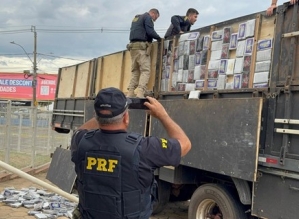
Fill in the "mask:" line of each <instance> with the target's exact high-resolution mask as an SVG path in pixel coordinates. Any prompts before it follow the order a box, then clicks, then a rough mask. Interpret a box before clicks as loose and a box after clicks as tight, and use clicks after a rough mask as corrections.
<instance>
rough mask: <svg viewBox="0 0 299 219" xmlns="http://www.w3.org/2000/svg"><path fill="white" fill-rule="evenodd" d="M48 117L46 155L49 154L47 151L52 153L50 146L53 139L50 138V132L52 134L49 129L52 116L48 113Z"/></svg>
mask: <svg viewBox="0 0 299 219" xmlns="http://www.w3.org/2000/svg"><path fill="white" fill-rule="evenodd" d="M47 115H48V124H47V125H48V141H47V154H49V150H50V149H51V153H52V152H53V151H52V146H51V140H52V139H53V138H52V136H51V132H52V127H51V121H52V118H51V117H52V116H51V114H50V113H47Z"/></svg>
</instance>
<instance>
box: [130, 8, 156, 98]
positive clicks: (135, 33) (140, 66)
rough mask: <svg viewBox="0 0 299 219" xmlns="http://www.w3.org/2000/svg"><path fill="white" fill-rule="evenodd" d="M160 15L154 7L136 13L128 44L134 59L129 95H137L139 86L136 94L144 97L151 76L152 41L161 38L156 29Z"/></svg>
mask: <svg viewBox="0 0 299 219" xmlns="http://www.w3.org/2000/svg"><path fill="white" fill-rule="evenodd" d="M159 16H160V14H159V11H158V10H157V9H155V8H154V9H151V10H150V11H149V12H146V13H144V14H141V15H136V16H135V17H134V19H133V21H132V25H131V31H130V44H128V45H127V48H128V50H130V54H131V60H132V66H131V72H132V76H131V80H130V83H129V86H128V94H127V96H128V97H135V93H134V90H135V89H136V88H137V90H136V96H137V97H139V98H144V93H145V92H146V90H147V84H148V81H149V78H150V67H151V57H150V53H151V46H152V44H151V43H152V41H153V39H156V40H160V39H161V38H160V36H159V35H158V34H157V33H156V31H155V30H154V22H155V21H156V20H157V19H158V17H159Z"/></svg>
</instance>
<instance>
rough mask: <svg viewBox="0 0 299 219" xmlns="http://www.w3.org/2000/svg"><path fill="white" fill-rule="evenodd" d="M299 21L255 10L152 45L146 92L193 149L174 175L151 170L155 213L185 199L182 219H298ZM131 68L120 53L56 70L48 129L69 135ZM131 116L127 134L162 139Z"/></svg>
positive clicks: (285, 9)
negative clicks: (155, 187) (154, 182)
mask: <svg viewBox="0 0 299 219" xmlns="http://www.w3.org/2000/svg"><path fill="white" fill-rule="evenodd" d="M298 15H299V12H298V4H295V5H289V3H285V4H283V5H281V6H279V7H278V8H277V10H276V14H275V15H273V16H270V17H268V16H266V15H265V12H259V13H255V14H250V15H246V16H243V17H238V18H235V19H231V20H227V21H224V22H220V23H217V24H213V25H209V26H206V27H202V28H199V29H195V30H192V31H191V32H190V33H186V34H182V35H177V36H174V37H172V38H171V39H167V40H162V41H161V42H159V43H157V42H155V43H153V49H152V53H151V57H152V59H151V61H152V64H151V77H150V81H149V83H148V90H149V91H151V95H152V96H153V97H155V98H156V99H158V100H159V101H160V102H161V103H162V105H163V106H164V107H165V108H166V110H167V112H168V113H169V115H170V116H171V117H172V118H173V119H174V121H176V122H177V123H178V124H179V125H180V126H181V127H182V129H183V130H184V131H185V133H186V134H187V135H188V137H189V138H190V140H191V143H192V149H191V151H190V152H189V153H188V154H187V155H186V156H184V157H182V159H181V163H180V165H179V166H178V167H172V166H165V167H162V168H160V169H158V170H157V171H156V172H155V175H156V176H155V177H156V179H157V181H158V184H159V189H158V193H159V201H158V203H156V204H155V208H154V213H158V212H160V211H162V210H163V208H164V206H165V204H167V203H168V202H169V201H183V200H190V203H189V208H188V218H189V219H195V218H196V219H202V218H210V216H209V215H216V214H217V213H218V214H219V215H221V218H223V219H243V218H269V219H281V218H284V219H287V218H289V219H291V218H292V219H293V218H298V213H299V210H298V206H299V205H298V203H299V136H298V134H299V62H297V61H296V60H297V59H298V53H299V49H298V35H299V26H298V20H299V17H298ZM130 68H131V59H130V54H129V51H126V50H124V51H120V52H117V53H113V54H109V55H104V56H101V57H98V58H94V59H92V60H89V61H87V62H83V63H80V64H77V65H73V66H67V67H63V68H60V69H59V74H58V85H57V90H56V97H55V103H54V110H53V119H52V126H53V129H55V130H56V131H57V132H60V133H69V132H70V131H73V130H76V129H77V128H78V127H79V126H81V125H82V124H83V123H84V122H86V121H87V120H89V119H90V118H92V117H93V115H94V110H93V100H94V98H95V96H96V94H97V92H98V91H99V90H100V89H102V88H105V87H117V88H119V89H121V90H122V91H123V92H124V93H126V92H127V90H126V88H127V85H128V83H129V79H130V75H131V69H130ZM194 93H195V98H194V97H193V98H190V97H191V94H194ZM192 96H193V95H192ZM129 113H130V126H129V131H131V132H138V133H142V134H143V135H144V136H150V135H153V136H161V137H167V133H166V131H165V130H164V128H163V127H162V125H161V123H159V121H158V120H157V119H155V118H152V117H151V116H149V115H148V114H147V112H146V111H145V110H137V109H132V110H130V112H129ZM62 153H65V152H62ZM54 155H55V153H54ZM54 157H55V156H54ZM54 157H53V160H52V163H51V166H53V165H56V166H57V162H58V161H57V160H55V159H54ZM67 157H68V159H69V155H68V156H67ZM68 159H64V160H63V162H66V163H67V162H70V160H68ZM54 162H56V163H54ZM63 166H65V168H66V167H67V168H70V169H71V168H72V165H71V164H70V165H63ZM50 169H51V167H50ZM56 171H58V170H57V169H56ZM69 171H74V170H69ZM64 173H65V171H64ZM54 175H55V174H53V176H52V177H49V178H51V179H52V181H53V182H54V183H55V182H57V181H55V178H57V176H58V175H57V174H56V175H55V176H54ZM62 177H66V176H62ZM69 179H71V180H70V181H71V183H69V184H68V186H66V188H67V189H66V190H69V192H70V191H71V190H70V188H72V187H73V183H74V179H75V175H74V174H73V175H72V177H70V178H69ZM56 184H58V185H59V184H63V183H62V182H61V178H60V182H59V183H56Z"/></svg>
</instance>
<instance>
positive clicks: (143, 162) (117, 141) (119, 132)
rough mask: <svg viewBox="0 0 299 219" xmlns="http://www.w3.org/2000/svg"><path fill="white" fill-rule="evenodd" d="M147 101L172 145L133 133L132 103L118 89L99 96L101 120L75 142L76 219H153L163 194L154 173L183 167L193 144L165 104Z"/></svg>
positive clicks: (91, 123)
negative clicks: (182, 159) (182, 161)
mask: <svg viewBox="0 0 299 219" xmlns="http://www.w3.org/2000/svg"><path fill="white" fill-rule="evenodd" d="M147 99H148V101H149V102H146V103H144V105H145V106H146V107H148V108H149V113H150V114H151V115H152V116H153V117H156V118H157V119H158V120H160V122H161V123H162V125H163V126H164V128H165V129H166V131H167V133H168V136H169V139H165V138H157V137H153V136H150V137H143V136H141V135H139V134H135V133H127V128H128V125H129V112H128V105H129V104H130V101H131V100H130V99H127V98H126V96H125V95H124V93H123V92H122V91H120V90H119V89H116V88H105V89H102V90H101V91H100V92H99V93H98V94H97V96H96V98H95V101H94V109H95V117H94V118H92V119H91V120H89V121H87V122H86V123H85V124H83V125H82V126H81V127H80V128H79V129H78V130H77V131H76V132H75V133H74V135H73V137H72V143H71V151H72V161H73V162H74V163H75V171H76V173H77V180H76V185H77V189H78V193H79V205H78V207H77V208H76V209H75V211H74V212H73V215H74V217H73V218H74V219H76V218H99V215H100V216H101V217H100V218H101V219H124V218H139V219H148V218H149V217H150V215H151V212H152V203H153V200H154V199H155V196H156V192H157V191H156V186H155V185H156V184H155V183H154V182H155V181H154V174H153V172H154V170H155V169H156V168H159V167H162V166H168V165H171V166H178V165H179V163H180V157H181V156H184V155H185V154H187V153H188V151H189V150H190V149H191V143H190V140H189V138H188V137H187V136H186V134H185V133H184V131H183V130H182V129H181V128H180V127H179V126H178V125H177V124H176V123H175V122H174V121H173V120H172V119H171V118H170V117H169V115H168V113H167V112H166V110H165V109H164V107H163V106H162V105H161V104H160V102H158V101H157V100H156V99H154V98H152V97H147Z"/></svg>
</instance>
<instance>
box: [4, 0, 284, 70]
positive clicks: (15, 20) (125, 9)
mask: <svg viewBox="0 0 299 219" xmlns="http://www.w3.org/2000/svg"><path fill="white" fill-rule="evenodd" d="M283 2H284V1H279V2H278V3H279V4H282V3H283ZM270 4H271V0H250V1H248V0H246V1H245V0H239V1H238V0H227V1H223V0H209V1H205V0H193V1H191V0H187V1H186V0H172V1H165V0H163V1H157V0H156V1H151V0H149V1H148V0H147V1H140V0H138V1H137V0H126V1H124V0H26V1H24V0H14V1H11V0H1V7H0V72H22V71H23V70H24V69H30V68H32V63H31V61H30V60H29V58H28V57H27V56H26V54H25V53H24V51H23V50H22V49H21V48H20V47H19V46H16V45H13V44H10V42H11V41H14V42H15V43H18V44H20V45H22V46H23V48H24V49H25V50H26V52H27V53H28V55H29V56H30V57H31V59H33V58H32V53H33V45H34V44H33V42H34V37H33V33H32V32H31V31H30V29H31V26H35V28H36V31H37V53H38V55H37V61H38V68H39V72H41V73H43V72H46V73H56V72H57V71H58V68H59V67H63V66H68V65H72V64H75V63H79V62H82V61H84V60H89V59H92V58H95V57H99V56H102V55H105V54H110V53H114V52H117V51H121V50H124V49H125V47H126V44H127V43H128V36H129V29H130V24H131V20H132V18H133V17H134V15H135V14H140V13H144V12H146V11H148V10H149V9H150V8H157V9H158V10H159V11H160V18H159V19H158V20H157V21H156V22H155V29H156V31H157V32H158V34H159V35H160V36H162V37H163V36H164V34H165V32H166V29H167V28H168V26H169V24H170V18H171V16H172V15H184V14H185V13H186V11H187V9H188V8H190V7H193V8H196V9H197V10H198V11H199V17H198V20H197V22H196V23H195V25H193V27H192V29H196V28H200V27H204V26H207V25H211V24H214V23H218V22H222V21H225V20H229V19H233V18H236V17H239V16H243V15H247V14H252V13H255V12H259V11H265V10H266V9H267V8H268V7H269V5H270Z"/></svg>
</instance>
